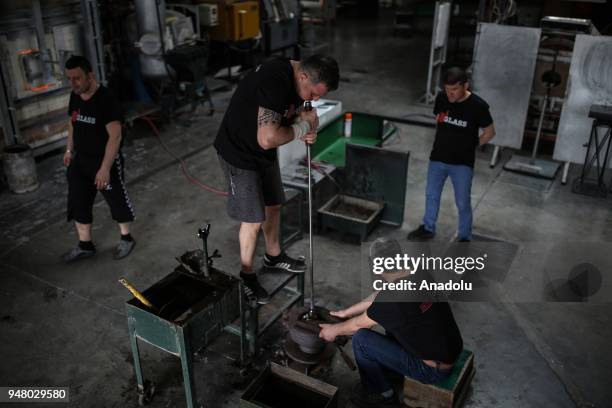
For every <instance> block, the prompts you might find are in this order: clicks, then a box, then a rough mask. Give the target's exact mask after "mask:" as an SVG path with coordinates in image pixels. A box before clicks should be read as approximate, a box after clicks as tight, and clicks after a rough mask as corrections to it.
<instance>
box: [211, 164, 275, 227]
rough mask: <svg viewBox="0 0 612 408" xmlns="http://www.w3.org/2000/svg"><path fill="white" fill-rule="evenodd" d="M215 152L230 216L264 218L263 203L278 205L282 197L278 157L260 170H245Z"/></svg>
mask: <svg viewBox="0 0 612 408" xmlns="http://www.w3.org/2000/svg"><path fill="white" fill-rule="evenodd" d="M217 156H218V157H219V164H220V165H221V169H223V174H225V180H226V185H227V193H228V194H227V214H228V215H229V216H230V217H232V218H233V219H235V220H237V221H241V222H252V223H256V222H264V221H265V220H266V211H265V207H266V206H273V205H281V204H282V203H283V202H284V201H285V191H284V190H283V184H282V181H281V175H280V168H279V167H278V161H276V163H274V164H273V165H272V166H270V167H267V168H265V169H263V170H246V169H239V168H238V167H235V166H232V165H231V164H229V163H228V162H226V161H225V160H223V157H221V156H220V155H217Z"/></svg>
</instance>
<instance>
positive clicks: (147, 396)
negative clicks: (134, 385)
mask: <svg viewBox="0 0 612 408" xmlns="http://www.w3.org/2000/svg"><path fill="white" fill-rule="evenodd" d="M153 394H155V383H153V382H151V381H145V383H144V390H142V391H140V390H139V392H138V405H140V406H141V407H144V406H145V405H148V404H149V402H151V400H152V399H153Z"/></svg>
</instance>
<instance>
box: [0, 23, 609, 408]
mask: <svg viewBox="0 0 612 408" xmlns="http://www.w3.org/2000/svg"><path fill="white" fill-rule="evenodd" d="M389 17H390V16H389V15H387V14H386V13H383V15H382V16H381V19H380V20H379V21H378V22H371V21H359V20H353V21H347V20H341V21H339V23H338V24H337V25H336V30H335V37H334V38H335V39H334V47H333V55H335V56H336V57H337V58H338V60H339V62H340V65H341V69H342V73H343V76H345V77H346V78H348V81H343V82H341V87H340V89H339V90H338V91H337V92H335V93H334V94H331V95H330V98H333V99H339V100H342V101H343V103H344V106H345V109H347V110H358V111H365V112H371V113H378V114H388V115H395V116H402V115H405V114H407V113H409V112H411V111H414V110H415V108H413V107H412V105H413V104H414V102H415V101H416V100H417V99H418V97H419V96H420V94H421V93H422V89H423V88H424V83H425V76H426V69H427V68H426V67H427V56H428V50H429V48H428V47H429V45H428V44H429V43H428V38H427V36H421V35H415V36H414V37H412V38H408V37H401V36H393V35H392V28H391V25H390V21H391V20H390V19H389ZM230 95H231V93H229V92H225V93H217V94H215V95H214V97H215V103H216V104H217V105H218V106H223V105H226V104H227V101H228V98H229V97H230ZM220 120H221V114H215V115H214V116H213V117H207V116H205V115H204V114H203V113H198V114H197V115H196V117H195V118H194V120H193V124H192V126H190V127H182V126H179V125H175V124H171V125H167V126H166V127H165V128H164V129H163V132H162V139H163V140H164V142H165V143H166V144H167V145H168V146H169V148H170V149H171V150H173V151H174V152H176V153H177V154H179V155H181V156H183V157H185V158H186V162H187V164H188V167H189V170H190V172H191V173H192V174H193V175H194V176H196V177H198V178H199V179H200V180H203V181H205V182H208V183H210V184H212V185H215V186H218V187H221V186H222V178H221V173H220V170H219V169H218V165H217V161H216V157H215V151H214V149H212V148H211V147H210V144H211V143H212V140H213V139H214V135H215V132H216V129H217V126H218V124H219V122H220ZM400 131H401V132H400V134H401V136H400V138H399V139H396V140H395V141H393V142H392V145H390V146H389V148H393V149H401V150H409V151H410V152H411V156H410V165H409V173H408V174H409V176H408V188H407V196H406V211H405V220H404V224H403V226H402V227H401V228H397V229H392V228H388V227H381V228H379V229H377V230H375V232H374V234H373V236H374V237H376V236H382V235H389V236H393V237H398V238H402V237H404V236H405V234H406V233H407V232H408V231H409V230H410V229H412V228H414V227H416V226H417V225H418V224H419V223H420V218H421V216H422V213H423V208H424V190H425V175H426V168H427V160H428V154H429V150H430V148H431V143H432V141H433V130H432V129H428V128H422V127H414V126H406V125H401V126H400ZM510 154H511V153H510V152H504V153H503V155H502V162H503V161H505V160H507V159H508V158H509V157H510ZM125 155H126V163H127V180H128V188H129V192H130V195H131V198H132V201H133V202H134V205H135V209H136V212H137V217H138V218H137V221H136V222H135V223H134V225H133V235H134V237H135V238H136V240H137V242H138V244H137V246H136V248H135V250H134V253H133V254H132V255H131V256H130V257H128V258H127V259H125V260H122V261H113V260H112V257H111V250H112V248H113V246H114V245H115V244H116V242H117V239H118V231H117V228H116V227H115V226H114V225H113V222H112V221H111V220H110V219H109V215H108V209H107V207H106V205H105V204H104V203H103V202H98V203H97V204H96V206H95V210H94V214H95V227H94V239H95V242H96V244H97V247H98V251H99V252H98V254H97V255H96V257H95V258H93V259H90V260H86V261H82V262H79V263H75V264H72V265H64V264H62V263H61V262H60V260H59V257H60V255H61V254H62V253H63V252H64V251H66V250H67V249H68V248H70V247H71V246H72V245H74V244H75V241H76V235H75V233H74V231H73V229H72V226H71V225H69V224H67V223H66V222H65V220H64V217H65V215H64V206H65V198H64V196H65V188H66V186H65V178H64V170H63V168H62V166H61V163H60V162H61V157H60V156H59V155H58V156H54V157H50V158H47V159H46V160H45V161H43V162H41V163H39V166H38V171H39V177H40V178H41V180H42V185H41V188H40V189H39V190H38V191H36V192H34V193H30V194H27V195H23V196H14V195H10V194H9V193H7V192H6V191H4V192H2V193H1V194H0V214H1V215H0V228H1V230H2V234H0V262H1V266H2V273H0V315H1V316H0V361H2V364H0V385H11V386H33V385H46V386H68V387H70V392H71V395H70V396H71V402H70V404H69V406H71V407H130V406H137V397H136V390H135V378H134V371H133V363H132V356H131V351H130V346H129V340H128V332H127V322H126V313H125V306H124V303H125V301H126V300H128V299H130V297H131V296H130V295H129V293H128V292H127V291H126V290H125V289H124V288H123V287H122V286H121V285H120V284H119V283H118V282H117V279H118V278H119V277H121V276H125V277H127V278H128V280H130V281H131V282H132V283H133V284H134V285H135V286H136V287H138V288H146V287H148V286H150V285H151V284H153V283H154V282H156V281H158V280H159V279H161V278H162V277H164V276H165V275H167V274H168V273H169V272H171V271H172V270H173V268H174V267H175V264H176V262H175V261H174V259H173V258H174V257H175V256H178V255H180V254H181V253H183V252H184V251H185V250H188V249H196V248H198V247H199V244H198V241H197V239H195V232H196V230H197V228H198V227H199V226H201V225H202V224H204V223H206V222H211V223H212V224H213V230H212V231H213V233H212V238H211V247H213V248H219V249H220V250H221V252H222V254H223V258H221V259H219V260H217V263H216V265H217V267H219V268H220V269H222V270H225V271H228V272H230V273H235V272H236V271H238V269H239V262H238V256H237V255H238V245H237V242H236V234H237V227H238V224H237V223H236V222H234V221H232V220H230V219H229V218H228V217H227V216H226V213H225V207H224V205H225V200H224V198H222V197H218V196H215V195H213V194H211V193H208V192H206V191H204V190H202V189H200V188H198V187H196V186H194V185H192V184H190V183H188V182H187V181H186V179H185V177H184V176H183V175H182V173H181V171H180V168H179V166H178V165H177V164H176V163H175V162H174V161H173V159H172V158H171V157H170V156H169V155H168V154H167V153H166V152H165V151H164V150H163V149H162V148H161V147H160V144H159V141H158V140H157V139H156V138H154V137H152V136H150V135H149V136H145V133H144V132H141V133H139V134H136V135H135V136H134V137H133V139H132V140H129V141H128V143H127V145H126V148H125ZM489 155H490V151H485V152H479V153H478V159H477V164H476V172H475V178H474V188H473V193H472V194H473V197H472V201H473V204H474V209H475V212H474V214H475V217H474V224H475V232H477V233H480V234H484V235H487V236H491V237H495V238H497V239H501V240H505V241H509V242H513V243H515V244H517V245H518V246H519V247H527V248H528V247H529V242H549V243H550V242H572V241H590V242H594V243H599V244H602V245H606V244H605V243H607V244H608V245H610V241H612V217H611V216H610V208H611V205H612V200H611V199H610V198H608V199H596V198H589V197H584V196H578V195H574V194H572V193H571V191H570V187H569V186H563V185H561V184H560V182H559V180H558V179H557V180H555V181H554V182H553V183H549V184H550V185H546V186H544V187H542V185H538V184H537V183H536V184H535V185H534V184H533V183H531V185H529V183H530V182H529V180H525V179H521V176H519V177H517V176H509V175H508V174H507V173H505V172H504V171H503V170H502V169H501V165H498V166H497V167H496V168H493V169H491V168H489V166H488V158H489ZM575 167H576V166H574V168H573V169H572V172H571V174H570V179H571V177H572V175H575V174H577V172H578V171H579V169H577V168H575ZM455 225H456V211H455V209H454V203H453V200H452V190H451V188H450V186H448V185H447V188H446V190H445V192H444V195H443V204H442V208H441V211H440V219H439V233H438V237H437V238H436V239H437V240H439V241H441V242H448V241H450V240H451V239H452V237H453V236H454V232H455ZM307 244H308V242H307V240H306V239H302V240H300V241H298V242H296V243H295V244H294V245H293V246H292V247H291V248H290V249H289V252H290V253H292V254H307V249H308V248H307ZM608 248H610V247H608ZM359 251H360V247H359V246H358V245H355V244H354V243H351V242H348V241H346V240H344V239H342V238H341V237H338V235H337V234H336V235H335V234H331V235H329V236H316V257H315V270H316V271H317V273H316V276H315V287H316V290H317V298H318V299H319V302H320V303H321V304H322V305H325V306H327V307H329V308H337V307H342V306H346V305H348V304H349V303H352V302H354V301H357V300H358V298H359V292H360V285H359V283H360V282H359V278H358V276H357V273H356V271H355V270H354V268H352V267H351V266H350V265H352V263H353V262H354V261H353V260H354V257H355V256H357V255H358V254H359ZM261 254H262V248H259V250H258V255H261ZM528 267H529V266H526V268H528ZM307 287H308V286H307ZM607 300H609V299H607ZM453 308H454V312H455V316H456V318H457V320H458V323H459V326H460V328H461V331H462V334H463V337H464V340H465V343H466V346H467V347H469V348H470V349H472V350H474V351H475V355H476V366H477V370H478V372H477V374H476V377H475V379H474V381H473V384H472V389H471V391H470V393H469V395H468V399H467V402H466V406H468V407H491V406H499V407H571V406H578V405H582V406H588V405H584V404H594V405H595V406H598V407H608V406H610V397H611V396H612V392H611V391H610V381H609V374H610V372H612V353H610V351H609V345H610V340H612V308H611V307H610V304H609V303H603V302H598V303H588V304H575V303H525V302H522V303H502V302H500V303H483V302H480V303H479V302H472V303H455V304H454V305H453ZM283 336H284V334H283V329H282V327H281V326H280V325H277V326H275V327H273V328H272V330H271V331H270V332H269V333H268V334H267V335H266V337H265V338H264V339H262V341H261V345H262V348H263V350H262V351H263V355H264V356H269V355H272V354H273V353H274V352H275V351H276V350H278V348H279V344H280V341H281V340H282V339H283ZM141 351H142V360H143V369H144V372H145V376H146V378H148V379H150V380H152V381H154V382H155V383H156V384H157V388H158V391H157V394H156V396H155V397H154V399H153V401H152V403H151V405H150V406H152V407H174V406H184V404H185V397H184V392H183V388H182V377H181V370H180V363H179V360H178V359H177V358H176V357H174V356H171V355H169V354H166V353H163V352H161V351H158V350H157V349H155V348H153V347H151V346H148V345H146V344H145V345H142V349H141ZM237 357H238V343H237V339H236V338H235V337H233V336H231V335H222V336H220V337H219V338H218V339H217V340H216V341H215V342H214V343H213V344H212V345H211V346H210V347H209V348H208V349H206V350H204V351H201V352H200V353H198V354H197V355H196V356H195V375H196V381H197V391H198V395H199V397H200V400H201V402H202V403H203V405H204V406H205V407H235V406H237V405H238V400H239V398H240V395H241V393H242V392H243V390H244V388H245V386H246V385H247V383H248V381H249V380H250V379H251V378H252V377H251V376H246V377H243V376H241V375H240V372H239V369H238V367H237V366H236V359H237ZM260 360H263V359H260ZM257 363H258V364H261V363H262V361H258V362H257ZM323 379H324V380H326V381H328V382H329V383H331V384H334V385H337V386H339V387H340V391H341V394H340V402H341V404H342V403H344V402H345V401H346V399H347V395H348V391H349V389H350V386H351V384H352V383H353V382H354V381H355V380H356V379H357V375H356V374H355V373H352V372H350V371H348V369H347V368H346V367H345V366H344V364H343V363H342V361H341V359H340V358H339V357H338V356H336V357H335V359H334V361H333V364H332V369H331V370H329V371H328V372H326V373H325V374H324V375H323ZM20 406H26V404H22V405H20ZM36 406H42V405H36ZM58 406H65V405H58ZM340 406H342V405H340Z"/></svg>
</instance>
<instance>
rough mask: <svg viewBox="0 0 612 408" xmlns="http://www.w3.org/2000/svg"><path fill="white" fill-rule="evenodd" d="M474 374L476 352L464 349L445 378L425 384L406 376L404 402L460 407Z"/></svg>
mask: <svg viewBox="0 0 612 408" xmlns="http://www.w3.org/2000/svg"><path fill="white" fill-rule="evenodd" d="M474 374H476V369H475V368H474V353H472V352H471V351H469V350H465V349H464V350H463V351H462V352H461V354H460V355H459V358H458V359H457V362H456V363H455V366H454V367H453V370H452V371H451V374H450V375H449V376H448V378H446V379H445V380H442V381H440V382H437V383H435V384H423V383H421V382H419V381H416V380H413V379H412V378H410V377H405V378H404V404H405V405H406V406H408V407H411V408H417V407H418V408H458V407H460V406H462V405H463V402H464V400H465V396H466V394H467V390H468V388H469V387H470V383H471V382H472V378H474Z"/></svg>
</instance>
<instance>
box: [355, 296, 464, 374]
mask: <svg viewBox="0 0 612 408" xmlns="http://www.w3.org/2000/svg"><path fill="white" fill-rule="evenodd" d="M381 293H382V292H381ZM379 296H380V294H379ZM367 315H368V317H369V318H370V319H372V320H374V321H375V322H377V323H378V324H380V325H381V326H382V327H383V328H384V329H385V331H386V332H387V334H390V335H391V336H393V337H394V338H395V339H396V340H397V341H398V342H399V343H400V344H401V345H402V347H404V349H406V350H408V351H409V352H411V353H412V354H414V355H415V356H416V357H418V358H420V359H422V360H434V361H441V362H444V363H449V364H451V363H453V362H454V361H455V360H456V359H457V357H458V356H459V354H461V351H462V350H463V340H462V339H461V333H459V328H458V327H457V323H455V318H454V317H453V312H452V311H451V309H450V306H449V304H448V303H446V302H422V303H421V302H384V301H378V299H376V300H375V301H374V303H372V305H371V306H370V307H369V308H368V310H367Z"/></svg>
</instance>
